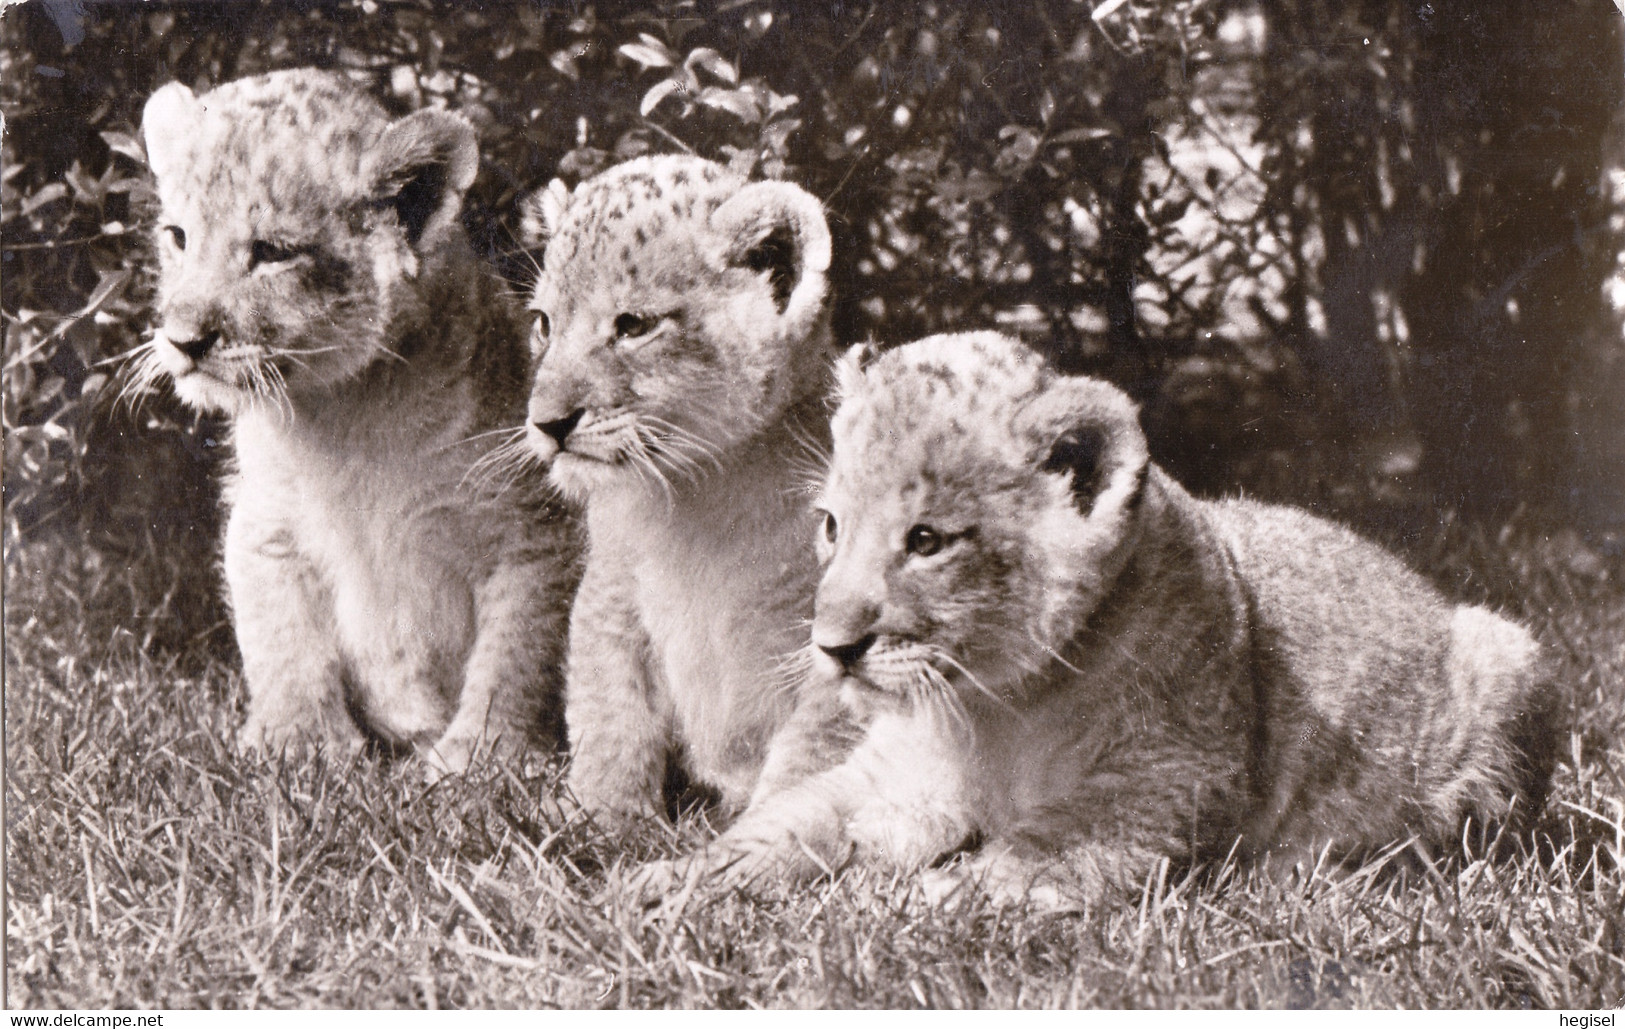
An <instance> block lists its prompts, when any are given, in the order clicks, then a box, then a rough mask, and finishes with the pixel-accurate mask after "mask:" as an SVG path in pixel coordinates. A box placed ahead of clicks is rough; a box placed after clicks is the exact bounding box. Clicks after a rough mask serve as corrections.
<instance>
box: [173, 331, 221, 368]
mask: <svg viewBox="0 0 1625 1029" xmlns="http://www.w3.org/2000/svg"><path fill="white" fill-rule="evenodd" d="M219 342H220V333H218V332H205V333H204V334H203V335H201V336H198V337H197V338H195V339H175V338H174V337H169V343H170V346H173V347H174V348H175V349H176V350H179V351H180V352H181V353H183V354H185V355H186V356H187V357H190V358H191V359H192V360H194V361H201V360H203V355H204V354H207V353H208V352H209V351H211V350H213V349H214V347H215V344H217V343H219Z"/></svg>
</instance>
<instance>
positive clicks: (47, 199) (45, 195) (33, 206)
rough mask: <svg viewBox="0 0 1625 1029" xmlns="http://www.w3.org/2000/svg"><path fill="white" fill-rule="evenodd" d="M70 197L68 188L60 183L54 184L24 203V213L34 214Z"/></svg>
mask: <svg viewBox="0 0 1625 1029" xmlns="http://www.w3.org/2000/svg"><path fill="white" fill-rule="evenodd" d="M67 195H68V187H67V186H65V185H63V184H62V183H60V182H52V183H49V184H48V185H45V186H43V187H41V188H40V191H39V192H38V193H35V194H34V195H33V196H31V197H29V198H28V199H27V200H24V201H23V207H22V213H23V214H33V213H34V212H35V211H37V210H39V209H40V208H42V207H44V206H45V205H46V204H49V203H51V202H53V201H56V200H61V199H62V198H63V197H65V196H67Z"/></svg>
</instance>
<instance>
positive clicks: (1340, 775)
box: [1206, 500, 1546, 845]
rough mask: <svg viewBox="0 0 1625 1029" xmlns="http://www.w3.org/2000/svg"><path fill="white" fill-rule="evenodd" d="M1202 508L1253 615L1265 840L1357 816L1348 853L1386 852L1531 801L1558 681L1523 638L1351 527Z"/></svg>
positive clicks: (1277, 511) (1242, 505) (1273, 511)
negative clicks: (1551, 693) (1263, 733)
mask: <svg viewBox="0 0 1625 1029" xmlns="http://www.w3.org/2000/svg"><path fill="white" fill-rule="evenodd" d="M1206 506H1207V507H1208V509H1209V511H1210V512H1211V514H1212V517H1213V521H1214V523H1215V526H1216V528H1217V530H1218V532H1219V533H1220V535H1221V537H1222V538H1224V539H1225V541H1226V543H1227V545H1228V546H1229V548H1230V550H1231V553H1232V555H1233V557H1234V560H1235V563H1236V572H1237V575H1238V577H1239V578H1240V579H1241V580H1242V583H1243V586H1244V589H1245V591H1246V594H1247V596H1248V600H1249V604H1250V607H1251V609H1252V610H1251V612H1250V620H1251V622H1252V629H1253V640H1254V651H1255V652H1254V661H1255V664H1256V666H1257V669H1258V675H1259V679H1260V682H1261V686H1262V689H1263V693H1264V696H1263V699H1264V706H1265V709H1266V711H1267V712H1268V713H1267V715H1266V722H1267V724H1268V726H1269V730H1268V734H1267V735H1268V739H1269V742H1268V745H1267V755H1268V757H1267V759H1266V761H1265V765H1266V767H1267V768H1268V770H1269V771H1268V774H1267V776H1266V783H1265V784H1264V785H1265V786H1266V789H1267V791H1269V792H1272V793H1273V794H1274V796H1273V803H1270V804H1268V805H1267V807H1266V817H1267V819H1270V820H1273V822H1274V826H1273V828H1274V831H1273V832H1270V833H1267V834H1266V835H1268V836H1271V837H1273V838H1275V839H1277V840H1280V841H1281V842H1282V843H1285V844H1290V843H1292V842H1303V843H1309V844H1311V845H1314V844H1318V843H1319V842H1320V840H1319V839H1318V838H1317V830H1316V826H1329V825H1331V824H1335V823H1337V822H1344V823H1345V824H1346V821H1347V819H1349V818H1351V817H1352V818H1353V820H1354V821H1355V822H1356V823H1357V825H1355V826H1348V828H1351V829H1363V830H1364V831H1363V832H1360V831H1356V832H1354V833H1352V834H1351V833H1348V832H1346V831H1345V833H1343V834H1342V835H1343V836H1344V839H1345V840H1349V839H1350V837H1351V836H1352V837H1353V838H1355V839H1357V838H1359V837H1361V836H1364V837H1365V839H1366V840H1367V841H1368V842H1370V843H1371V844H1372V845H1380V843H1382V842H1384V841H1391V840H1392V839H1394V838H1396V834H1399V837H1400V838H1402V835H1403V834H1405V833H1410V832H1418V831H1423V832H1427V833H1429V834H1438V833H1453V832H1455V830H1456V829H1457V827H1458V826H1459V823H1460V821H1461V819H1462V818H1463V817H1465V816H1467V815H1469V814H1477V815H1478V816H1480V817H1481V818H1497V817H1500V816H1502V815H1504V814H1505V813H1506V810H1507V805H1508V802H1509V801H1510V799H1511V798H1512V796H1513V795H1514V794H1516V793H1527V792H1529V790H1528V789H1527V788H1526V787H1525V786H1524V784H1523V783H1522V782H1519V781H1517V780H1518V779H1519V778H1520V776H1519V775H1517V774H1516V771H1515V769H1516V768H1517V766H1519V765H1520V764H1521V761H1520V759H1519V757H1518V754H1517V752H1518V751H1519V749H1520V747H1523V746H1527V744H1528V741H1526V740H1522V739H1519V738H1518V737H1520V735H1522V734H1523V732H1524V730H1523V728H1522V727H1521V722H1522V721H1524V720H1526V719H1527V714H1528V712H1529V711H1531V710H1534V709H1538V708H1541V707H1543V706H1544V703H1545V701H1544V699H1543V697H1542V693H1543V691H1544V690H1545V688H1546V683H1545V680H1544V678H1543V676H1542V669H1541V663H1540V658H1539V648H1538V645H1537V644H1536V643H1535V641H1534V638H1533V637H1532V636H1531V635H1530V633H1529V631H1528V630H1527V629H1525V628H1524V627H1523V626H1521V625H1518V624H1517V623H1515V622H1512V621H1510V620H1508V619H1505V618H1502V617H1500V616H1499V615H1495V614H1493V613H1491V612H1489V611H1487V610H1485V609H1483V608H1476V607H1468V606H1465V605H1456V604H1452V603H1450V602H1449V601H1447V600H1446V599H1445V598H1444V597H1443V596H1442V595H1441V594H1440V593H1439V592H1438V591H1437V590H1436V589H1435V588H1434V587H1433V586H1432V585H1430V584H1429V583H1428V582H1427V581H1426V580H1425V579H1423V578H1422V576H1420V575H1419V574H1417V573H1416V572H1415V571H1413V570H1411V569H1410V568H1409V567H1407V566H1406V565H1405V564H1404V562H1402V561H1401V560H1400V559H1399V558H1397V557H1395V556H1394V555H1392V554H1390V553H1388V552H1387V551H1385V550H1383V549H1382V548H1380V547H1378V546H1377V545H1376V544H1374V543H1371V542H1370V541H1368V540H1366V539H1364V538H1362V537H1360V536H1359V535H1357V534H1355V533H1354V532H1352V531H1350V530H1349V529H1346V528H1344V527H1343V526H1341V525H1337V524H1335V523H1332V522H1329V521H1326V520H1324V519H1321V518H1317V517H1315V516H1313V515H1311V514H1308V513H1307V512H1304V511H1300V510H1296V509H1293V508H1284V507H1276V506H1272V505H1267V504H1260V503H1256V502H1252V501H1246V500H1226V501H1219V502H1214V503H1210V504H1207V505H1206ZM1309 784H1313V786H1312V787H1311V788H1305V787H1306V786H1307V785H1309ZM1520 799H1521V800H1522V802H1523V803H1525V804H1528V803H1530V801H1531V798H1529V797H1522V798H1520ZM1534 799H1538V798H1534ZM1351 842H1352V841H1351Z"/></svg>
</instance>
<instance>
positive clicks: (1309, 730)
mask: <svg viewBox="0 0 1625 1029" xmlns="http://www.w3.org/2000/svg"><path fill="white" fill-rule="evenodd" d="M840 373H841V374H840V386H839V390H840V394H841V397H842V400H841V405H840V408H839V410H838V411H837V412H836V415H835V419H834V425H833V436H834V460H833V464H832V467H831V468H830V471H829V475H828V480H827V484H826V487H825V489H824V494H823V497H822V501H821V503H820V506H821V507H822V509H823V527H822V528H821V529H820V531H819V537H820V545H821V550H822V555H823V559H824V563H825V564H824V571H823V578H822V581H821V582H820V583H819V586H818V593H817V616H816V619H815V621H814V623H813V630H812V640H813V643H814V644H815V646H816V650H817V659H818V662H819V663H820V665H821V666H822V667H823V669H824V670H825V671H826V672H827V674H828V676H829V677H830V679H831V681H832V682H833V683H835V685H833V686H831V687H828V688H831V689H836V690H838V692H839V694H840V696H841V697H842V699H843V700H844V702H845V703H846V704H847V705H848V706H849V708H850V709H852V710H853V711H854V712H855V713H856V714H857V716H858V717H859V718H860V720H861V721H862V722H863V724H864V725H865V735H864V738H863V739H862V741H861V742H860V743H859V744H858V746H857V748H856V749H855V750H854V751H853V752H852V753H851V755H850V757H849V758H848V759H847V760H846V761H845V762H844V763H843V764H841V765H840V766H838V767H836V768H834V769H832V770H830V771H827V772H825V773H822V774H821V775H819V776H816V777H814V778H812V779H810V780H808V781H806V782H805V783H803V784H801V785H799V786H795V787H792V788H790V789H788V790H784V791H781V792H779V793H778V794H776V795H775V796H773V797H770V798H766V799H764V800H763V801H762V802H761V803H758V804H756V805H754V806H753V807H752V808H751V809H750V810H748V811H747V812H746V813H745V814H744V815H743V816H742V818H741V819H740V820H739V821H738V822H737V823H736V824H735V826H734V827H733V828H732V829H731V830H730V831H729V832H728V833H726V834H725V835H724V836H723V837H722V838H721V840H720V841H719V843H718V844H717V845H716V846H715V847H714V848H713V849H712V851H711V852H710V854H709V855H708V857H707V860H706V861H705V862H704V864H705V865H706V866H708V867H710V868H713V869H715V868H720V867H724V866H727V867H728V868H729V869H730V872H731V874H733V875H736V876H737V875H754V874H760V873H761V872H763V871H764V870H766V869H767V868H769V867H771V866H774V865H778V866H782V867H783V868H784V869H788V870H790V871H792V872H802V873H805V872H809V871H811V870H813V869H814V868H816V867H817V866H818V865H819V863H820V862H822V863H824V864H826V865H829V866H833V865H837V864H839V863H840V861H841V860H842V858H843V856H844V854H845V852H846V850H847V849H848V848H850V847H855V848H856V851H857V856H858V858H859V859H860V860H864V859H868V860H873V861H880V862H886V863H891V864H896V865H899V866H904V867H917V866H921V865H925V864H927V863H930V862H932V861H933V860H935V859H937V858H939V857H941V856H942V855H944V854H946V853H948V852H950V851H953V850H954V849H956V848H960V847H963V846H965V845H966V844H967V841H970V840H972V839H974V838H980V839H982V840H983V841H984V843H983V846H982V847H981V849H980V851H979V852H977V853H975V854H974V855H970V856H968V858H967V859H965V860H962V861H960V862H959V863H957V864H950V865H948V866H947V867H945V868H941V869H935V870H932V871H931V872H930V873H928V874H929V877H930V878H929V879H928V887H929V889H930V890H931V891H934V892H936V893H938V894H941V893H943V892H947V891H952V890H953V889H955V888H957V887H958V886H960V885H961V884H963V883H966V882H975V883H978V884H980V885H981V886H982V887H983V888H985V889H986V890H987V891H988V892H989V893H990V894H992V895H993V896H994V897H995V898H998V899H1002V900H1018V899H1029V900H1032V901H1034V902H1035V903H1038V904H1041V905H1044V906H1049V907H1072V906H1076V905H1078V904H1079V903H1081V902H1088V901H1091V900H1095V899H1098V898H1099V897H1100V896H1101V895H1102V894H1103V893H1104V892H1106V891H1108V890H1109V889H1111V888H1113V887H1121V886H1124V885H1129V884H1133V883H1135V882H1136V881H1137V880H1142V879H1143V877H1144V876H1145V874H1146V873H1147V871H1148V870H1150V869H1152V868H1153V867H1154V866H1155V865H1156V863H1157V862H1158V861H1159V859H1162V858H1164V857H1167V858H1172V859H1175V860H1179V861H1189V860H1201V859H1204V858H1214V857H1220V858H1222V857H1223V856H1224V855H1225V854H1226V853H1228V852H1229V851H1230V850H1231V849H1232V847H1236V848H1238V850H1239V852H1240V853H1241V854H1243V855H1244V856H1248V857H1255V858H1256V857H1259V856H1262V855H1266V854H1272V855H1278V856H1279V857H1278V858H1277V860H1280V859H1283V858H1284V859H1286V860H1288V861H1292V860H1297V859H1301V858H1305V857H1309V858H1311V859H1312V858H1313V856H1314V855H1316V854H1317V852H1318V851H1319V850H1320V849H1321V848H1323V847H1330V848H1332V851H1333V854H1334V856H1336V855H1351V856H1352V855H1357V854H1359V853H1361V852H1365V851H1369V850H1371V849H1372V848H1378V847H1381V846H1383V845H1385V844H1389V843H1393V842H1396V841H1404V840H1405V839H1407V838H1408V837H1412V836H1415V837H1419V838H1420V839H1421V840H1422V841H1424V843H1430V844H1448V843H1451V842H1452V841H1454V840H1456V839H1459V833H1460V831H1461V830H1462V828H1463V825H1464V821H1465V820H1466V819H1468V818H1472V819H1474V820H1475V821H1477V822H1478V823H1479V824H1480V825H1482V823H1483V820H1485V819H1488V820H1492V821H1498V820H1502V819H1505V818H1507V817H1509V816H1512V815H1515V814H1516V815H1528V814H1530V813H1532V812H1533V811H1534V810H1535V809H1536V807H1537V806H1538V805H1539V804H1540V802H1541V801H1542V799H1543V795H1544V790H1545V781H1546V777H1547V774H1548V772H1549V764H1548V763H1547V762H1548V757H1549V751H1548V744H1549V740H1548V739H1547V737H1546V735H1545V727H1546V721H1545V720H1546V716H1547V710H1548V706H1549V703H1550V698H1549V696H1548V694H1547V692H1546V686H1545V685H1544V681H1543V679H1542V678H1541V672H1540V655H1539V651H1538V648H1537V646H1536V643H1535V641H1534V639H1533V638H1531V636H1530V634H1529V632H1528V631H1527V630H1525V629H1524V628H1523V627H1522V626H1520V625H1517V624H1516V623H1513V622H1511V621H1508V620H1507V619H1505V618H1502V617H1500V616H1498V615H1496V614H1493V613H1491V612H1490V611H1487V610H1485V609H1484V608H1481V607H1464V606H1458V605H1453V604H1451V603H1449V602H1448V601H1446V600H1445V599H1444V598H1442V597H1441V596H1440V595H1439V594H1438V593H1437V592H1436V591H1435V590H1434V589H1432V588H1431V587H1430V586H1429V585H1427V584H1426V583H1425V582H1424V581H1423V580H1422V579H1421V578H1420V577H1418V576H1417V575H1416V574H1414V573H1413V572H1411V571H1410V570H1408V569H1407V568H1405V567H1404V566H1403V565H1402V564H1401V563H1400V562H1399V561H1398V560H1396V559H1395V558H1393V557H1392V556H1390V555H1389V554H1387V553H1385V552H1384V551H1382V550H1380V549H1379V548H1377V547H1376V546H1373V545H1372V544H1370V543H1368V542H1366V541H1365V540H1363V539H1361V538H1360V537H1358V536H1356V535H1354V534H1353V533H1351V532H1349V531H1348V530H1346V529H1344V528H1342V527H1340V526H1338V525H1334V524H1332V523H1330V522H1326V521H1323V520H1321V519H1318V518H1315V517H1313V516H1311V515H1308V514H1306V513H1304V512H1302V511H1298V510H1294V509H1291V508H1284V507H1274V506H1270V505H1265V504H1259V503H1253V502H1250V501H1245V500H1227V501H1220V502H1211V501H1202V500H1196V499H1193V498H1192V497H1191V496H1190V495H1189V494H1187V493H1186V492H1185V491H1184V490H1182V489H1181V488H1180V487H1179V485H1178V484H1176V483H1175V482H1173V481H1172V480H1171V479H1169V478H1168V477H1167V476H1166V475H1165V474H1164V473H1163V472H1162V471H1161V470H1160V469H1158V468H1157V467H1156V466H1155V465H1152V464H1150V463H1149V461H1148V458H1147V450H1146V440H1145V436H1144V435H1143V434H1142V432H1141V430H1140V427H1139V425H1138V423H1137V421H1136V412H1135V409H1134V406H1133V404H1132V403H1131V402H1130V401H1129V399H1128V398H1127V397H1126V396H1124V395H1123V394H1122V393H1121V392H1119V391H1118V390H1117V389H1115V388H1114V387H1112V386H1109V385H1107V384H1106V383H1104V382H1100V381H1097V380H1094V379H1088V378H1071V377H1067V376H1063V375H1059V374H1056V373H1055V372H1054V371H1052V370H1051V369H1050V368H1048V367H1047V366H1046V365H1045V364H1044V362H1043V361H1042V360H1041V359H1040V358H1039V357H1038V356H1037V355H1036V354H1035V353H1033V352H1032V351H1030V350H1028V349H1026V348H1025V347H1023V346H1021V345H1020V344H1018V343H1016V342H1014V341H1012V340H1009V339H1006V338H1004V337H1002V336H999V335H996V334H992V333H984V334H972V335H959V336H934V337H931V338H929V339H925V340H922V341H920V342H917V343H914V344H911V345H908V346H904V347H902V348H900V349H898V350H895V351H893V352H890V353H887V354H885V355H883V356H880V357H878V358H874V359H872V361H871V362H870V363H869V364H868V365H867V367H863V366H862V364H861V360H860V357H859V355H858V354H856V353H854V354H852V355H850V356H848V358H846V359H845V361H844V362H843V363H842V365H841V367H840Z"/></svg>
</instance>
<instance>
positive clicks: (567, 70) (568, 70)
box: [547, 50, 581, 82]
mask: <svg viewBox="0 0 1625 1029" xmlns="http://www.w3.org/2000/svg"><path fill="white" fill-rule="evenodd" d="M547 63H548V64H550V65H552V66H553V70H554V71H556V72H558V73H559V74H560V75H563V76H564V77H565V78H567V79H569V80H570V81H571V82H577V81H579V80H580V79H581V70H580V69H579V68H577V67H576V58H575V54H573V53H571V52H570V51H569V50H555V51H553V53H552V54H551V55H549V56H548V58H547Z"/></svg>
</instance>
